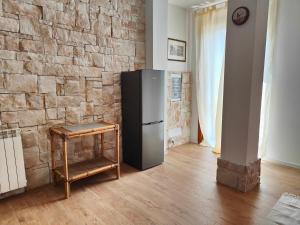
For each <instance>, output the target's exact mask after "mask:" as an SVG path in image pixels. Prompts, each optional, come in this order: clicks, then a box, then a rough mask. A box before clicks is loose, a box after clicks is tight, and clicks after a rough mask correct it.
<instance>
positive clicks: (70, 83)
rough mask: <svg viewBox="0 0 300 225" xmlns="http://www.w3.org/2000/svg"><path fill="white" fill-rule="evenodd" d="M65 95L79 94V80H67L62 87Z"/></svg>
mask: <svg viewBox="0 0 300 225" xmlns="http://www.w3.org/2000/svg"><path fill="white" fill-rule="evenodd" d="M64 88H65V89H64V91H65V95H79V94H80V89H79V81H78V80H67V81H66V84H65V87H64Z"/></svg>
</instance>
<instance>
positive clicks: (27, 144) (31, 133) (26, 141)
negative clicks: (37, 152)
mask: <svg viewBox="0 0 300 225" xmlns="http://www.w3.org/2000/svg"><path fill="white" fill-rule="evenodd" d="M21 138H22V145H23V148H32V147H34V146H37V145H38V139H37V130H36V129H31V128H29V129H22V132H21Z"/></svg>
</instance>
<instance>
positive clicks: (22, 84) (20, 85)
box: [6, 74, 37, 93]
mask: <svg viewBox="0 0 300 225" xmlns="http://www.w3.org/2000/svg"><path fill="white" fill-rule="evenodd" d="M6 80H7V89H8V90H9V91H12V92H27V93H35V92H37V76H36V75H29V74H25V75H17V74H8V75H7V76H6Z"/></svg>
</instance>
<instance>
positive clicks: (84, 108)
mask: <svg viewBox="0 0 300 225" xmlns="http://www.w3.org/2000/svg"><path fill="white" fill-rule="evenodd" d="M80 109H81V116H92V115H94V104H93V103H90V102H82V103H81V104H80Z"/></svg>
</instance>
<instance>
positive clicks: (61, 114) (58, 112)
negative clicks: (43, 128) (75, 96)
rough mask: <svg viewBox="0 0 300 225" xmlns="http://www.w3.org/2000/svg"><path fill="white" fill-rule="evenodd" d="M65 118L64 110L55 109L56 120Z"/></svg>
mask: <svg viewBox="0 0 300 225" xmlns="http://www.w3.org/2000/svg"><path fill="white" fill-rule="evenodd" d="M65 118H66V108H57V119H65Z"/></svg>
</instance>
